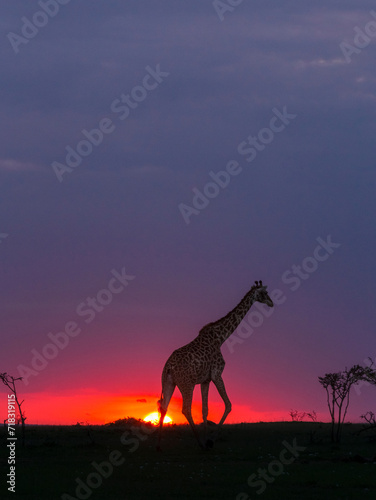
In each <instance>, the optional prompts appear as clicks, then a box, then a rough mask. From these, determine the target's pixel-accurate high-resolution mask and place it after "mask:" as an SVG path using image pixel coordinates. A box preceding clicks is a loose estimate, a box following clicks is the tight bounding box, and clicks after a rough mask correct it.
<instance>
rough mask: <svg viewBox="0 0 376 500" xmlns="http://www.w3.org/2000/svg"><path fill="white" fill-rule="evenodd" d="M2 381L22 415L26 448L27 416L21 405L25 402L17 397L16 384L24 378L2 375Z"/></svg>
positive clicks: (0, 377)
mask: <svg viewBox="0 0 376 500" xmlns="http://www.w3.org/2000/svg"><path fill="white" fill-rule="evenodd" d="M0 379H1V380H2V382H3V384H4V385H6V386H7V387H8V388H9V389H10V390H11V391H12V393H13V394H14V399H15V401H16V404H17V407H18V411H19V414H20V419H21V424H22V446H25V420H26V416H25V413H24V411H23V410H22V408H21V405H22V403H23V400H22V401H21V403H20V402H19V399H18V395H17V389H16V382H17V380H22V377H18V378H15V377H12V375H9V374H8V373H6V372H4V373H0Z"/></svg>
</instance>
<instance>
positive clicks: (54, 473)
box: [0, 421, 376, 500]
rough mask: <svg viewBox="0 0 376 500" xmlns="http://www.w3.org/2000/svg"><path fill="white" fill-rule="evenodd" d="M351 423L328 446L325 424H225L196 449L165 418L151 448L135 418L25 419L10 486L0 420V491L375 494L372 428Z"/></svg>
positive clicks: (79, 495) (128, 499)
mask: <svg viewBox="0 0 376 500" xmlns="http://www.w3.org/2000/svg"><path fill="white" fill-rule="evenodd" d="M132 425H133V427H132ZM361 428H362V426H361V425H355V424H346V425H345V426H344V431H343V439H342V443H341V445H340V446H338V445H337V446H333V445H332V444H331V442H330V437H329V433H330V426H329V424H320V423H313V422H311V423H308V422H283V423H258V424H239V425H227V426H224V428H223V429H222V431H221V434H220V435H219V437H218V438H217V439H216V442H215V445H214V447H213V448H212V449H211V450H201V449H200V448H199V447H198V445H197V443H196V441H195V440H194V438H193V435H192V434H191V431H190V429H189V428H188V427H187V426H171V427H166V429H165V432H164V437H163V443H162V445H163V446H162V448H163V451H162V452H157V451H156V450H155V444H156V433H155V432H154V431H155V429H154V428H152V427H146V426H141V425H140V423H139V422H137V421H134V422H132V421H128V422H127V423H123V424H122V425H113V426H70V427H68V426H56V427H55V426H51V427H46V426H35V427H27V429H26V430H27V434H26V438H27V439H26V441H27V446H26V448H25V449H23V448H22V447H21V444H20V440H19V441H18V444H17V448H16V493H15V494H14V493H11V492H8V491H7V487H8V485H6V480H7V476H6V475H7V473H8V472H9V465H8V463H7V459H8V454H9V453H8V448H7V441H6V437H7V435H6V433H5V429H3V428H2V429H1V432H0V442H1V444H0V463H1V482H0V498H1V499H22V500H53V499H62V500H72V499H87V498H90V499H91V500H133V499H137V500H140V499H141V500H143V499H145V500H146V499H153V500H159V499H161V500H162V499H163V500H169V499H173V500H174V499H182V500H185V499H187V500H188V499H208V500H209V499H213V500H221V499H226V500H227V499H231V500H248V499H251V498H259V499H261V500H267V499H276V500H290V499H291V500H294V499H296V500H303V499H319V500H327V499H328V500H329V499H342V500H345V499H346V500H367V499H372V500H375V499H376V433H375V432H373V433H372V431H366V432H363V433H361V434H357V431H359V430H360V429H361ZM20 432H21V431H20V429H17V436H18V437H19V438H20ZM111 462H112V463H111ZM260 475H261V476H262V477H259V476H260ZM248 482H249V484H248Z"/></svg>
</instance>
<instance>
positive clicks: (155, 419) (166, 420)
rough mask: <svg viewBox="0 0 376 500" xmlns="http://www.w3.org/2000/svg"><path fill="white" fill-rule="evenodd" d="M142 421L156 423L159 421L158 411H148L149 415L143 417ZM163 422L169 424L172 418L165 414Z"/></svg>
mask: <svg viewBox="0 0 376 500" xmlns="http://www.w3.org/2000/svg"><path fill="white" fill-rule="evenodd" d="M144 422H151V423H152V424H154V425H158V422H159V413H158V412H157V411H155V412H153V413H149V415H147V416H146V417H145V418H144ZM164 423H165V424H171V423H172V418H170V417H169V416H168V415H166V416H165V418H164Z"/></svg>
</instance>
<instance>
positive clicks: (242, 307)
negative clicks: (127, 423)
mask: <svg viewBox="0 0 376 500" xmlns="http://www.w3.org/2000/svg"><path fill="white" fill-rule="evenodd" d="M255 301H258V302H262V303H264V304H267V305H268V306H269V307H273V302H272V300H271V299H270V297H269V295H268V293H267V291H266V286H263V285H262V282H261V281H260V282H256V285H255V286H253V287H252V288H251V289H250V291H249V292H248V293H247V294H246V295H245V296H244V297H243V299H242V300H241V301H240V303H239V304H238V305H237V306H236V307H235V308H234V309H233V310H232V311H230V312H229V313H228V314H227V315H226V316H224V317H223V318H222V319H220V320H218V321H215V322H213V323H209V324H207V325H206V326H204V327H203V328H202V329H201V330H200V333H199V334H198V336H197V337H196V338H195V339H194V340H192V342H190V343H189V344H186V345H185V346H183V347H180V348H179V349H176V351H174V352H173V353H172V354H171V356H170V357H169V358H168V360H167V362H166V364H165V366H164V369H163V372H162V397H161V399H160V400H159V409H160V413H161V417H160V422H159V425H160V434H159V441H160V438H161V431H162V426H163V419H164V416H165V414H166V412H167V408H168V405H169V403H170V399H171V397H172V394H173V392H174V390H175V387H176V386H177V387H178V388H179V390H180V392H181V394H182V397H183V408H182V412H183V414H184V415H185V417H186V418H187V420H188V422H189V424H190V426H191V428H192V430H193V432H194V434H195V436H196V437H197V439H198V441H199V443H200V440H199V438H198V434H197V431H196V427H195V424H194V422H193V419H192V414H191V406H192V397H193V390H194V387H195V386H196V385H197V384H200V385H201V394H202V416H203V421H204V425H205V426H206V423H207V416H208V393H209V384H210V382H213V383H214V385H215V386H216V388H217V390H218V392H219V394H220V396H221V397H222V399H223V401H224V403H225V411H224V413H223V416H222V418H221V420H220V422H219V425H222V424H223V422H224V421H225V419H226V417H227V415H228V414H229V413H230V411H231V402H230V400H229V398H228V396H227V393H226V389H225V385H224V382H223V380H222V372H223V370H224V367H225V360H224V359H223V356H222V353H221V345H222V344H223V342H224V341H225V340H226V339H228V337H229V336H230V335H231V334H232V333H233V332H234V331H235V329H236V328H237V326H238V325H239V324H240V322H241V321H242V319H243V318H244V316H245V315H246V314H247V312H248V310H249V308H250V307H251V306H252V304H253V303H254V302H255ZM200 444H201V443H200Z"/></svg>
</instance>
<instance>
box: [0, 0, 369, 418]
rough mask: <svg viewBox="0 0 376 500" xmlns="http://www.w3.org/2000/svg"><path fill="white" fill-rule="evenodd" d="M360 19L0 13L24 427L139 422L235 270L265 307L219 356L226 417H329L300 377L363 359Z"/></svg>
mask: <svg viewBox="0 0 376 500" xmlns="http://www.w3.org/2000/svg"><path fill="white" fill-rule="evenodd" d="M230 3H233V4H234V3H238V4H239V5H238V6H236V7H231V6H230ZM360 4H361V5H360ZM41 5H43V6H44V7H42V6H41ZM226 6H227V7H226ZM374 10H375V4H374V2H371V1H367V0H364V1H362V2H359V1H356V0H341V2H338V1H329V2H328V1H327V0H325V1H321V0H318V1H315V2H308V1H306V0H292V1H289V2H280V1H279V0H278V1H277V0H272V1H269V2H265V1H261V0H254V1H252V2H250V1H247V0H245V1H244V2H227V1H226V0H224V1H223V2H213V1H212V0H205V1H203V0H189V1H182V0H165V1H159V2H155V1H152V0H145V1H139V0H137V1H136V0H128V1H127V2H124V1H120V0H98V1H95V2H87V1H83V0H72V1H70V2H65V4H64V5H63V4H57V3H56V2H47V0H41V1H40V2H39V3H38V2H36V1H29V0H28V1H26V0H12V2H3V5H2V7H1V21H0V26H1V41H0V58H1V59H0V61H1V68H2V72H1V73H2V74H1V85H0V92H1V99H0V110H1V113H0V123H1V126H0V134H1V136H0V137H1V151H0V178H1V182H0V263H1V267H0V269H1V275H0V276H1V279H0V294H1V296H0V310H1V311H0V331H1V341H2V345H1V350H0V372H8V373H10V374H12V375H14V376H17V377H18V376H24V382H21V383H19V392H20V395H21V398H22V399H24V400H25V402H24V409H25V412H26V416H27V417H28V422H30V423H39V424H42V423H55V424H59V423H76V422H77V421H88V422H90V423H104V422H109V421H112V420H115V419H117V418H122V417H126V416H134V417H137V418H143V417H144V416H146V415H147V414H148V413H150V412H152V411H155V410H156V408H157V404H156V402H157V399H159V397H160V391H161V373H162V369H163V366H164V363H165V362H166V360H167V358H168V357H169V355H170V354H171V353H172V351H173V350H174V349H176V348H178V347H181V346H182V345H184V344H186V343H188V342H190V341H191V340H192V339H193V338H194V337H195V336H196V335H197V334H198V332H199V330H200V329H201V327H202V326H204V325H205V324H206V323H208V322H211V321H215V320H217V319H219V318H221V317H222V316H224V315H225V314H226V313H227V312H228V311H230V310H231V309H232V308H233V307H234V306H235V305H236V304H237V303H238V302H239V301H240V299H241V298H242V297H243V296H244V295H245V293H246V292H247V291H248V290H249V289H250V288H251V286H252V284H253V282H254V281H255V280H263V282H264V284H266V285H268V290H269V291H270V292H272V291H273V292H274V293H275V296H276V297H278V301H276V302H277V303H276V305H275V307H274V309H273V311H272V314H271V315H270V313H271V311H270V310H268V309H258V308H257V307H256V306H254V308H252V309H251V312H252V311H253V315H250V316H248V317H247V320H248V322H247V321H246V322H245V323H244V324H243V325H242V326H240V327H239V332H236V333H235V334H234V336H233V337H231V341H230V343H228V344H226V345H223V347H222V353H223V356H224V358H225V360H226V368H225V370H224V373H223V378H224V381H225V384H226V388H227V392H228V394H229V397H230V399H231V401H232V403H233V411H232V413H231V414H230V416H229V417H228V419H227V422H228V423H231V422H241V421H259V420H264V421H267V420H273V421H275V420H288V419H289V418H290V417H289V412H290V410H291V409H296V410H299V411H312V410H315V411H316V412H317V414H318V415H319V418H320V419H322V420H328V419H329V413H328V410H327V407H326V399H325V392H324V390H323V389H322V387H321V386H320V384H319V383H318V376H322V375H324V374H325V373H327V372H336V371H339V370H342V369H344V368H345V367H350V366H352V365H354V364H356V363H359V364H365V360H366V359H367V357H371V358H372V359H376V332H375V323H376V314H375V306H374V301H375V293H376V284H375V279H376V268H375V254H376V234H375V213H376V212H375V209H376V170H375V138H376V121H375V113H376V12H374ZM36 26H37V27H36ZM367 33H368V35H367ZM247 325H248V326H247ZM0 391H1V395H2V397H1V401H2V403H1V404H0V418H1V419H4V418H6V394H7V390H6V388H5V387H4V386H2V387H0ZM195 395H196V396H195V403H194V408H193V410H194V418H195V420H196V421H199V420H200V418H201V417H200V405H199V403H200V391H199V387H197V392H196V393H195ZM209 398H210V399H209V401H210V404H209V408H210V414H209V418H211V419H212V420H216V421H218V420H219V419H220V416H221V414H222V411H223V404H222V402H221V400H220V398H219V396H218V394H217V393H216V389H215V388H214V386H212V387H211V390H210V393H209ZM180 408H181V399H180V393H179V391H178V390H176V392H175V395H174V397H173V400H172V403H171V408H170V410H169V412H168V413H169V414H170V415H171V417H172V418H173V419H174V420H175V421H176V422H184V417H182V416H181V413H180ZM367 410H373V411H376V388H375V387H369V386H367V387H366V386H364V387H361V389H360V390H358V391H357V392H355V391H354V392H353V394H352V401H351V404H350V411H349V419H350V420H353V421H355V420H359V417H360V415H361V414H362V413H365V412H366V411H367Z"/></svg>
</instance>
